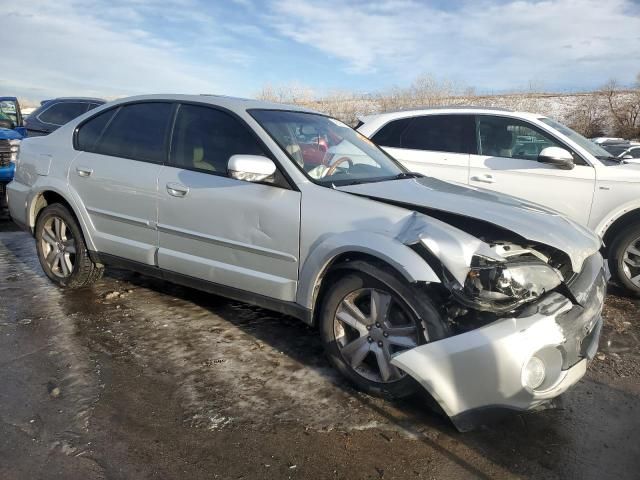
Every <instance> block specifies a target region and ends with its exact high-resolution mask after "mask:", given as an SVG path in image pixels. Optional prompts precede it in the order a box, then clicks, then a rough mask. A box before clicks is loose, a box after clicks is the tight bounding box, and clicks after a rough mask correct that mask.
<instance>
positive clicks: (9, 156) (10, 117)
mask: <svg viewBox="0 0 640 480" xmlns="http://www.w3.org/2000/svg"><path fill="white" fill-rule="evenodd" d="M26 133H27V132H26V129H25V128H24V126H23V121H22V113H21V111H20V104H19V103H18V99H17V98H16V97H0V209H1V208H3V207H5V206H6V185H7V184H8V183H9V182H10V181H11V180H12V179H13V172H14V171H15V159H16V156H17V154H18V146H19V144H20V140H22V138H23V137H24V136H25V135H26Z"/></svg>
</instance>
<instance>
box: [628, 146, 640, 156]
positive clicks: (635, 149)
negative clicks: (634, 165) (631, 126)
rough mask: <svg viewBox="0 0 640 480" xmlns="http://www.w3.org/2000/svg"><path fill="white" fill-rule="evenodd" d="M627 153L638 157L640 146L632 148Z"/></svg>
mask: <svg viewBox="0 0 640 480" xmlns="http://www.w3.org/2000/svg"><path fill="white" fill-rule="evenodd" d="M629 153H630V154H631V156H632V157H633V158H640V148H633V149H631V151H630V152H629Z"/></svg>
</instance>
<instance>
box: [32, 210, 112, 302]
mask: <svg viewBox="0 0 640 480" xmlns="http://www.w3.org/2000/svg"><path fill="white" fill-rule="evenodd" d="M35 237H36V250H37V251H38V259H39V260H40V265H41V266H42V269H43V270H44V273H45V274H46V275H47V277H49V279H51V280H52V281H53V282H54V283H55V284H57V285H58V286H60V287H64V288H72V289H73V288H82V287H86V286H89V285H91V284H93V283H95V282H96V281H98V280H99V279H100V278H101V277H102V273H103V271H104V267H103V266H102V265H97V264H95V263H94V262H93V261H92V260H91V258H90V257H89V251H88V250H87V246H86V244H85V241H84V237H83V235H82V230H81V229H80V226H79V225H78V222H77V221H76V219H75V217H74V216H73V215H72V214H71V212H70V211H69V210H68V209H67V208H66V207H65V206H64V205H61V204H59V203H55V204H53V205H49V206H48V207H46V208H45V209H44V210H42V212H40V215H38V220H37V222H36V227H35Z"/></svg>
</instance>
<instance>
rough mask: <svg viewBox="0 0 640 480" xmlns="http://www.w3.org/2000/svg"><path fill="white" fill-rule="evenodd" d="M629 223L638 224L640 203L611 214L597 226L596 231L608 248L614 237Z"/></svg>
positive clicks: (639, 221)
mask: <svg viewBox="0 0 640 480" xmlns="http://www.w3.org/2000/svg"><path fill="white" fill-rule="evenodd" d="M631 224H640V205H638V206H636V207H635V208H632V209H625V210H623V211H621V212H619V213H618V214H616V215H613V216H612V217H611V218H610V219H608V220H607V221H606V222H603V223H602V224H601V226H599V227H598V230H597V232H598V233H599V234H600V236H601V237H602V241H603V242H604V244H605V247H606V248H607V249H609V248H610V247H611V244H612V243H613V242H614V240H615V238H616V237H617V236H618V235H619V234H620V233H621V232H622V231H623V230H624V228H625V227H627V226H629V225H631Z"/></svg>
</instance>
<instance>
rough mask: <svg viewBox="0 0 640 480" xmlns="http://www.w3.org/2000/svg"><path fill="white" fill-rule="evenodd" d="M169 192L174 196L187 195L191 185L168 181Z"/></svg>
mask: <svg viewBox="0 0 640 480" xmlns="http://www.w3.org/2000/svg"><path fill="white" fill-rule="evenodd" d="M167 193H168V194H169V195H171V196H172V197H185V196H186V195H187V193H189V187H185V186H184V185H181V184H179V183H167Z"/></svg>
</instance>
